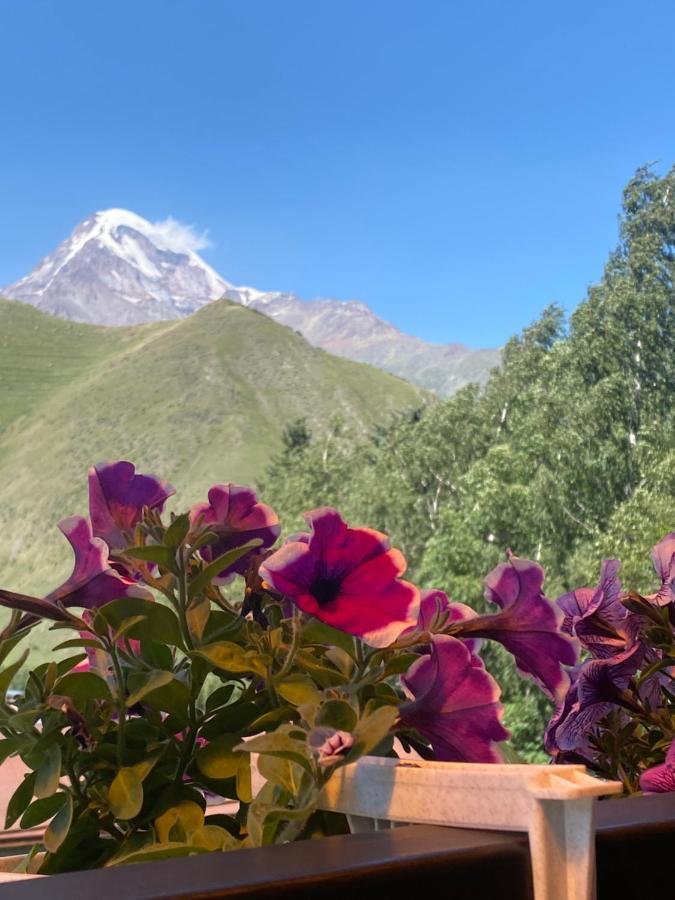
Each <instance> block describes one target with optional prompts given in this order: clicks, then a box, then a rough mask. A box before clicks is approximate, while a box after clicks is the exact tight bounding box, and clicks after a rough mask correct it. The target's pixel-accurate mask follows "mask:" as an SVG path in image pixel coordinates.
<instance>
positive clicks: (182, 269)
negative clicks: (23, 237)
mask: <svg viewBox="0 0 675 900" xmlns="http://www.w3.org/2000/svg"><path fill="white" fill-rule="evenodd" d="M200 245H202V244H201V242H200V239H199V238H198V237H197V236H195V235H194V233H193V232H192V231H191V230H190V229H188V228H186V227H185V226H182V225H180V224H179V223H177V222H176V221H175V220H173V219H166V220H165V221H163V222H150V221H148V220H147V219H144V218H143V217H142V216H139V215H137V214H136V213H133V212H130V211H129V210H126V209H106V210H103V211H100V212H96V213H94V214H93V215H91V216H89V217H88V218H86V219H85V220H84V221H83V222H81V223H80V224H79V225H78V226H77V227H76V228H75V230H74V231H73V233H72V234H71V236H70V237H69V238H68V239H67V240H65V241H63V242H62V243H61V244H59V246H58V247H57V248H56V250H54V252H53V253H50V254H49V255H48V256H46V257H45V258H44V259H43V260H42V261H41V262H40V263H39V264H38V266H37V267H36V268H35V269H34V270H33V271H32V272H31V273H30V274H29V275H27V276H26V277H25V278H22V279H21V280H20V281H17V282H16V283H15V284H13V285H10V286H9V287H8V288H6V289H5V290H4V293H5V294H6V295H7V296H8V297H12V298H14V299H16V300H23V301H24V302H26V303H31V304H32V305H33V306H37V307H38V308H40V309H44V310H45V311H47V312H51V313H54V314H56V315H60V316H64V317H66V318H69V319H75V320H76V321H81V322H96V323H98V324H103V325H129V324H135V323H138V322H147V321H154V320H160V319H175V318H179V317H182V316H185V315H189V314H190V313H191V312H194V311H195V310H197V309H199V308H200V307H201V306H203V305H204V304H205V303H209V302H210V301H212V300H215V299H217V298H218V297H222V295H223V294H224V293H225V291H227V290H228V289H229V288H230V287H231V285H230V284H229V283H228V282H227V281H225V280H224V279H223V278H221V277H220V276H219V275H218V273H217V272H215V271H214V270H213V269H212V268H211V267H210V266H209V265H208V264H207V263H206V262H204V260H203V259H202V258H201V257H200V256H199V255H198V254H197V253H196V251H195V248H196V247H198V246H200Z"/></svg>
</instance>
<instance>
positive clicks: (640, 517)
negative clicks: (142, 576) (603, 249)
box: [265, 167, 675, 753]
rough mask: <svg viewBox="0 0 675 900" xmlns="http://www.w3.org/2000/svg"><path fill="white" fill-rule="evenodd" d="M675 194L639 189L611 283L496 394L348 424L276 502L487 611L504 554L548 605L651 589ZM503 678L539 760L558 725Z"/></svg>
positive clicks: (674, 321) (665, 442)
mask: <svg viewBox="0 0 675 900" xmlns="http://www.w3.org/2000/svg"><path fill="white" fill-rule="evenodd" d="M674 188H675V168H674V169H672V170H671V171H670V172H669V173H668V174H667V175H665V176H664V177H658V176H657V175H656V174H655V173H654V172H653V171H652V169H651V168H649V167H644V168H641V169H639V170H638V171H637V172H636V174H635V176H634V177H633V178H632V179H631V180H630V182H629V183H628V185H627V186H626V188H625V191H624V196H623V210H622V215H621V218H620V241H619V244H618V246H617V248H616V249H615V250H614V251H613V252H612V253H611V254H610V256H609V259H608V261H607V264H606V266H605V269H604V273H603V275H602V278H601V280H600V281H599V283H598V284H596V285H594V286H593V287H591V288H590V290H589V292H588V296H587V298H586V299H585V300H584V301H583V302H582V303H581V304H580V305H579V306H578V308H577V309H576V310H575V312H574V313H573V314H572V315H571V317H570V318H569V321H567V320H566V318H565V316H564V314H563V311H562V310H561V309H560V308H558V307H556V306H550V307H548V308H547V309H545V310H544V312H543V313H542V315H541V316H540V318H539V319H538V320H537V321H536V322H535V323H534V324H533V325H531V326H530V327H528V328H526V329H525V330H524V331H523V332H522V334H520V335H518V336H516V337H513V338H511V340H509V341H508V343H507V344H506V347H505V348H504V353H503V364H502V366H501V368H500V369H498V370H495V371H494V372H493V373H492V376H491V378H490V380H489V381H488V384H487V385H486V387H485V388H484V389H483V390H479V389H478V388H477V387H476V386H468V387H466V388H464V389H463V390H461V391H459V392H458V393H457V394H455V395H454V396H453V397H451V398H450V399H448V400H446V401H443V402H438V403H434V404H430V405H428V406H427V407H425V408H423V409H419V410H414V411H411V412H409V413H408V414H405V415H401V414H399V415H398V416H397V417H396V418H395V419H393V420H392V421H391V423H390V424H389V426H388V427H386V428H379V429H378V430H377V431H375V432H374V433H373V434H371V436H370V438H369V439H368V440H365V441H364V440H363V439H361V438H359V437H357V436H355V435H354V434H352V433H351V432H350V431H349V430H348V429H346V428H345V427H344V426H341V425H338V424H336V425H335V427H334V428H333V429H332V430H331V432H330V434H329V435H328V436H326V437H322V438H321V440H320V441H314V440H312V439H309V440H303V441H302V443H301V445H300V446H298V445H297V443H294V444H293V446H289V444H288V442H287V444H286V449H285V450H284V454H283V465H281V464H277V465H275V466H272V468H271V469H270V472H269V474H268V477H267V481H266V485H265V490H266V495H267V496H268V498H270V502H271V503H272V504H273V505H274V506H275V507H276V508H277V509H278V510H279V512H280V513H281V514H282V516H284V517H286V518H290V519H293V518H295V520H296V521H299V519H298V517H299V515H300V513H301V512H302V511H303V510H306V509H309V508H312V507H315V506H320V505H324V504H332V505H336V506H338V507H339V508H340V509H342V510H343V511H344V513H345V514H346V516H347V517H348V518H349V519H350V520H352V521H363V522H368V523H369V524H370V525H372V526H374V527H377V528H380V529H382V530H383V531H386V532H387V533H388V534H390V535H391V536H392V540H393V541H394V542H395V543H396V545H398V546H400V547H402V548H403V550H404V552H405V553H406V556H407V558H408V562H409V565H410V567H411V569H412V571H413V574H414V576H415V577H416V578H417V579H419V580H420V581H421V582H422V583H423V584H424V585H425V586H427V587H438V588H441V589H443V590H446V591H448V592H449V593H450V594H451V595H452V596H453V597H454V599H456V600H461V601H463V602H466V603H469V604H471V605H472V606H474V607H476V608H481V607H482V605H483V604H484V601H483V599H482V578H483V576H484V575H485V573H487V572H488V571H489V569H490V568H491V567H492V566H494V565H495V564H496V563H497V562H498V561H499V560H500V559H501V558H503V552H504V550H505V549H506V548H507V547H510V548H511V549H512V550H513V551H514V552H515V553H517V554H518V555H520V556H527V557H530V558H532V559H536V560H538V561H540V562H541V563H542V565H544V566H545V568H546V570H547V572H548V573H549V576H548V577H549V581H548V585H547V586H548V592H549V595H555V594H556V593H557V592H558V593H559V592H562V591H563V590H567V589H570V588H572V587H576V586H578V585H580V584H593V583H594V581H595V579H596V578H597V566H598V561H599V558H600V557H601V556H602V555H603V554H604V555H607V556H609V555H612V556H619V557H620V558H622V559H623V561H624V572H625V574H626V577H627V578H629V579H631V580H632V581H633V584H635V585H636V586H637V587H643V588H645V589H647V588H649V580H650V577H653V576H650V570H649V568H648V566H649V563H648V554H647V552H646V551H647V550H648V549H649V547H650V546H651V545H652V544H653V543H655V542H656V541H657V540H658V538H659V537H660V536H661V535H662V534H663V533H664V532H665V531H668V530H671V529H672V528H673V526H674V525H675V522H674V521H673V518H674V516H673V510H674V506H673V501H674V500H675V467H674V466H673V463H674V462H675V419H674V417H673V404H672V398H673V395H674V391H675V305H674V295H673V273H674V269H675V190H674ZM280 462H281V461H279V463H280ZM282 473H283V474H282ZM645 558H647V562H645ZM504 665H505V666H506V663H504ZM498 677H499V680H500V681H501V682H502V684H505V685H506V686H505V697H506V700H507V705H509V709H510V715H509V716H507V719H508V720H509V721H507V724H509V725H510V726H511V727H512V728H516V731H517V732H519V736H520V739H521V748H522V749H525V750H526V751H528V752H530V753H535V752H536V744H537V742H539V743H540V735H541V733H542V731H543V729H542V722H543V718H544V717H545V715H546V713H547V711H546V710H545V709H542V708H541V704H539V701H538V700H537V708H536V709H535V708H534V707H533V705H532V703H530V702H529V700H528V692H527V689H526V688H524V687H522V686H520V683H519V682H518V681H517V680H516V678H515V677H513V678H510V677H508V672H506V671H505V672H504V673H499V676H498ZM528 704H529V705H528ZM514 717H515V720H514ZM527 723H529V724H527ZM516 726H517V727H516Z"/></svg>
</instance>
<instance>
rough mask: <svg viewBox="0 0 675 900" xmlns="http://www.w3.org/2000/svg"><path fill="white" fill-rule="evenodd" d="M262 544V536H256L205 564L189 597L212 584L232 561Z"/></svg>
mask: <svg viewBox="0 0 675 900" xmlns="http://www.w3.org/2000/svg"><path fill="white" fill-rule="evenodd" d="M261 544H262V540H261V538H255V539H254V540H252V541H248V543H246V544H242V545H241V547H235V548H234V550H228V552H227V553H223V554H222V555H221V556H219V557H218V558H217V559H214V561H213V562H212V563H209V564H208V566H205V567H204V568H203V569H202V571H201V572H200V573H199V575H197V577H196V578H194V579H193V580H192V582H191V583H190V586H189V588H188V597H189V598H190V599H192V598H193V597H196V596H197V594H200V593H201V592H202V591H203V590H204V588H205V587H206V586H207V584H210V582H211V581H213V579H214V578H217V577H218V575H220V573H221V572H222V571H223V570H224V569H227V568H228V567H229V566H231V565H232V563H235V562H236V561H237V560H238V559H240V558H241V557H242V556H245V555H246V554H247V553H248V552H249V551H250V550H254V549H255V548H256V547H260V545H261Z"/></svg>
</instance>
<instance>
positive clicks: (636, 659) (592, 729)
mask: <svg viewBox="0 0 675 900" xmlns="http://www.w3.org/2000/svg"><path fill="white" fill-rule="evenodd" d="M643 657H644V648H643V647H642V645H641V644H640V643H638V642H635V643H633V645H632V646H630V647H629V648H628V649H626V650H624V651H623V652H621V653H616V654H615V655H614V656H610V657H607V658H606V659H587V660H586V661H585V662H584V663H582V664H581V665H580V666H578V667H577V668H576V670H575V671H574V673H573V682H572V684H571V686H570V690H569V692H568V694H567V697H565V699H564V700H563V703H562V704H561V706H560V707H559V708H558V709H557V710H556V713H555V714H554V716H553V718H552V719H551V722H550V723H549V727H548V729H547V731H546V737H545V741H544V745H545V747H546V749H547V751H548V752H549V753H552V754H556V753H557V752H561V753H562V754H569V753H576V754H578V755H580V756H583V757H586V758H588V759H592V758H593V756H594V754H595V749H594V748H593V744H592V742H591V737H592V736H593V735H594V734H596V732H597V726H598V724H599V722H600V720H601V719H603V718H604V717H605V716H607V715H608V714H609V713H610V712H612V710H614V709H622V710H623V709H625V710H627V714H628V713H629V712H630V711H631V704H630V702H629V700H628V698H626V696H625V692H626V689H627V688H628V685H629V683H630V680H631V678H632V677H633V675H635V673H636V672H637V670H638V669H639V667H640V665H641V663H642V660H643Z"/></svg>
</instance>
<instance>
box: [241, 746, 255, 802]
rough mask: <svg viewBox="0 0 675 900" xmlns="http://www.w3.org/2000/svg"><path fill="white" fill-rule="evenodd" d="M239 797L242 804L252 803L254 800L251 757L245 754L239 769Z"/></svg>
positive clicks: (242, 756)
mask: <svg viewBox="0 0 675 900" xmlns="http://www.w3.org/2000/svg"><path fill="white" fill-rule="evenodd" d="M237 797H238V799H239V801H240V802H241V803H250V802H251V801H252V800H253V788H252V785H251V757H250V756H247V755H246V754H245V753H242V754H241V756H240V758H239V767H238V768H237Z"/></svg>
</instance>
